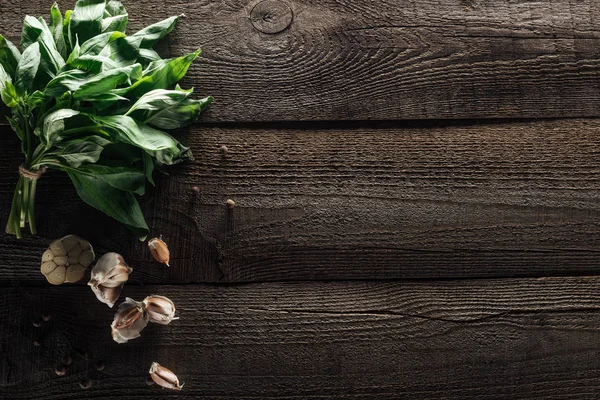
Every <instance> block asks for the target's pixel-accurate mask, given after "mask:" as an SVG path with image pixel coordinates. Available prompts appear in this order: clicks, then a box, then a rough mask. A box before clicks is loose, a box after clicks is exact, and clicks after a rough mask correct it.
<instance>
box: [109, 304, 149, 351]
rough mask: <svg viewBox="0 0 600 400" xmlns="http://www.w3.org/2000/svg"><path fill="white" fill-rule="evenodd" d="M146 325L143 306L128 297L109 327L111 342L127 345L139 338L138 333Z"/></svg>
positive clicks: (146, 320)
mask: <svg viewBox="0 0 600 400" xmlns="http://www.w3.org/2000/svg"><path fill="white" fill-rule="evenodd" d="M146 325H148V317H147V315H146V314H145V313H144V308H143V304H142V303H140V302H139V301H135V300H133V299H131V298H129V297H127V298H126V299H125V301H124V302H123V303H121V304H120V305H119V309H118V310H117V313H116V314H115V318H114V320H113V322H112V324H111V325H110V327H111V329H112V337H113V340H114V341H115V342H117V343H127V342H128V341H129V340H132V339H135V338H138V337H140V332H141V331H142V330H143V329H144V328H145V327H146Z"/></svg>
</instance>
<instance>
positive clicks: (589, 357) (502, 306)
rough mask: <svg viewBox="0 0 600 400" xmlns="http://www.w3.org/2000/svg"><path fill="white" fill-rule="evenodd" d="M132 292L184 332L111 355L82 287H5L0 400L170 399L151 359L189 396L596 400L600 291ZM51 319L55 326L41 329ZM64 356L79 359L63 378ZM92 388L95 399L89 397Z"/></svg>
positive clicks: (481, 286) (390, 286) (592, 280)
mask: <svg viewBox="0 0 600 400" xmlns="http://www.w3.org/2000/svg"><path fill="white" fill-rule="evenodd" d="M125 289H126V290H125V294H126V295H127V296H132V297H134V298H136V299H142V298H143V297H144V296H146V295H148V294H151V293H160V294H164V295H166V296H168V297H170V298H171V299H172V300H173V301H174V302H175V304H176V305H177V307H178V315H179V316H180V319H179V320H176V321H174V322H172V323H171V325H169V326H158V325H150V326H148V327H147V328H146V330H145V331H144V332H143V333H142V337H141V338H139V339H136V340H134V341H132V342H130V343H127V344H124V345H118V344H116V343H114V342H112V339H111V338H110V329H109V325H110V322H111V320H112V314H113V311H111V310H110V309H109V308H108V307H106V306H105V305H103V304H100V303H98V302H97V301H96V300H95V298H93V295H92V293H91V291H90V290H89V289H87V288H83V287H72V286H71V287H61V288H47V287H45V288H25V289H19V288H2V289H0V317H2V321H5V322H8V323H3V324H2V325H0V340H1V342H0V343H1V344H2V368H0V371H2V375H1V376H2V385H1V386H0V396H1V397H2V398H3V399H6V400H9V399H21V398H35V399H40V400H42V399H43V400H54V399H82V398H94V399H110V398H115V397H123V398H127V399H142V398H148V397H151V398H154V399H163V398H165V399H166V398H172V396H173V395H174V394H173V393H172V392H167V391H161V390H160V389H159V388H158V387H156V386H153V387H147V386H146V384H145V382H144V380H145V376H146V374H147V370H148V368H149V365H150V363H151V362H152V361H158V362H160V363H162V364H163V365H165V366H170V367H171V368H172V369H173V370H174V371H175V372H176V373H177V374H179V377H180V378H181V380H182V381H183V382H185V386H184V389H183V391H182V392H181V395H185V396H188V397H193V398H210V399H240V398H256V399H275V398H277V399H298V398H302V399H313V398H314V399H316V398H319V399H333V398H336V399H359V398H369V399H397V398H411V399H413V398H415V399H431V398H444V399H461V400H462V399H507V398H528V399H531V398H536V399H594V398H597V395H598V392H599V391H600V381H599V380H598V374H599V372H600V350H599V349H598V346H597V344H598V342H599V340H600V331H598V324H599V323H600V279H599V278H598V277H582V278H547V279H510V280H476V281H452V282H435V283H423V282H421V283H419V282H417V283H404V284H403V283H393V282H388V283H374V282H356V283H341V282H337V283H294V284H282V283H271V284H252V285H243V286H242V285H236V286H204V285H187V286H140V287H132V286H127V287H126V288H125ZM44 312H47V313H48V314H49V315H51V318H52V319H51V320H50V321H49V322H48V323H44V324H43V325H42V327H41V328H34V327H33V326H32V322H33V321H35V320H37V319H39V317H40V315H41V314H42V313H44ZM34 340H37V341H38V342H39V343H40V344H41V345H40V346H38V347H35V346H33V345H32V343H33V341H34ZM74 349H78V350H79V352H85V353H87V354H88V360H87V361H86V360H84V359H82V358H81V357H80V356H78V355H77V354H76V353H74ZM67 353H71V354H72V355H73V360H74V361H73V364H72V365H71V366H70V367H69V374H67V375H66V376H64V377H60V378H59V377H57V376H56V375H55V374H54V369H55V366H56V363H57V362H60V360H61V359H62V358H63V356H64V355H65V354H67ZM97 360H103V361H104V362H105V364H106V369H105V370H104V371H101V372H98V371H96V370H95V369H94V363H95V362H96V361H97ZM86 369H87V372H86ZM86 376H90V377H91V378H92V380H93V385H92V387H91V388H90V389H89V390H87V391H84V390H81V389H80V388H79V386H78V382H79V380H80V379H82V378H85V377H86Z"/></svg>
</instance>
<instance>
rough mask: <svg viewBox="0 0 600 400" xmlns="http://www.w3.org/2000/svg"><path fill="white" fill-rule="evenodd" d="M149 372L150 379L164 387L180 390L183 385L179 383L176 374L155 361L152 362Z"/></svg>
mask: <svg viewBox="0 0 600 400" xmlns="http://www.w3.org/2000/svg"><path fill="white" fill-rule="evenodd" d="M149 372H150V377H151V378H152V380H153V381H154V382H156V383H157V384H158V385H160V386H162V387H164V388H167V389H174V390H181V388H183V385H180V384H179V379H178V378H177V375H175V374H174V373H173V371H171V370H170V369H168V368H165V367H163V366H162V365H160V364H159V363H157V362H153V363H152V365H151V366H150V371H149Z"/></svg>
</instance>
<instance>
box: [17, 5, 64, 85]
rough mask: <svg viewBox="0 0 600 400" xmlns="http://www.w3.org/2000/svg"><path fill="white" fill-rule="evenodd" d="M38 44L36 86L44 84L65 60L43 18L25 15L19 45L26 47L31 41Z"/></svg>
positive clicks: (53, 75) (52, 76) (54, 74)
mask: <svg viewBox="0 0 600 400" xmlns="http://www.w3.org/2000/svg"><path fill="white" fill-rule="evenodd" d="M34 42H37V43H39V45H40V54H41V58H40V68H39V73H38V75H37V77H36V82H35V84H36V86H38V87H43V86H45V85H46V84H47V83H48V82H49V81H50V80H51V79H52V78H54V77H55V76H56V74H57V73H58V71H59V70H60V69H61V68H62V67H63V66H64V65H65V61H64V60H63V58H62V56H61V55H60V53H59V52H58V50H57V49H56V43H55V42H54V37H53V36H52V32H51V31H50V29H49V28H48V26H47V25H46V21H44V19H43V18H39V19H36V18H33V17H30V16H26V17H25V21H24V22H23V35H22V41H21V46H22V47H23V48H24V49H26V48H27V47H29V46H31V44H32V43H34Z"/></svg>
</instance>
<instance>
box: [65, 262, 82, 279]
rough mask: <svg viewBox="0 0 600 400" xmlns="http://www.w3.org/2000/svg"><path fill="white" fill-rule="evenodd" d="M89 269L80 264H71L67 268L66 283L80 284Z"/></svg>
mask: <svg viewBox="0 0 600 400" xmlns="http://www.w3.org/2000/svg"><path fill="white" fill-rule="evenodd" d="M86 269H87V268H86V267H84V266H83V265H79V264H70V265H69V266H68V267H67V278H66V280H65V282H68V283H72V282H78V281H79V280H80V279H81V278H83V276H84V275H85V270H86Z"/></svg>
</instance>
